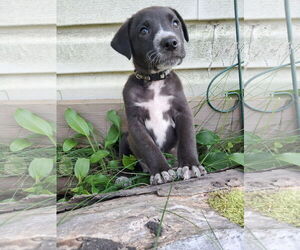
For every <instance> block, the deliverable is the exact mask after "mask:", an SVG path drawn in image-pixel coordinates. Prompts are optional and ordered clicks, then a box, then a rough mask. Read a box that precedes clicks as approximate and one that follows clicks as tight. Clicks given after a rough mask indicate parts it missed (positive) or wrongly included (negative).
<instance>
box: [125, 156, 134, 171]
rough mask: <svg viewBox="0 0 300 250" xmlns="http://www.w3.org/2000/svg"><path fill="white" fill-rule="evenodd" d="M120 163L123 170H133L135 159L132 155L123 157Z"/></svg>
mask: <svg viewBox="0 0 300 250" xmlns="http://www.w3.org/2000/svg"><path fill="white" fill-rule="evenodd" d="M122 163H123V166H124V167H125V168H127V169H130V170H133V169H134V167H135V165H136V164H137V159H136V158H135V156H134V155H123V158H122Z"/></svg>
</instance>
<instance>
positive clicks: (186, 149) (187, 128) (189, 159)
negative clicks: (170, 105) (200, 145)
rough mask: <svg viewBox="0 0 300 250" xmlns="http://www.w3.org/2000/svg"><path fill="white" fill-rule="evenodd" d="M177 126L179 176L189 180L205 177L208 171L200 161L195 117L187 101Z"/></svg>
mask: <svg viewBox="0 0 300 250" xmlns="http://www.w3.org/2000/svg"><path fill="white" fill-rule="evenodd" d="M175 124H176V132H177V135H178V147H177V155H178V163H179V168H178V169H177V174H178V176H179V177H181V178H183V179H185V180H187V179H190V178H191V177H197V178H199V177H200V176H202V175H205V174H206V170H205V168H204V167H203V166H201V165H200V163H199V161H198V153H197V147H196V138H195V133H194V125H193V116H192V113H191V110H190V108H189V107H188V104H187V102H186V101H184V103H183V105H182V107H181V109H180V112H178V113H177V115H176V118H175Z"/></svg>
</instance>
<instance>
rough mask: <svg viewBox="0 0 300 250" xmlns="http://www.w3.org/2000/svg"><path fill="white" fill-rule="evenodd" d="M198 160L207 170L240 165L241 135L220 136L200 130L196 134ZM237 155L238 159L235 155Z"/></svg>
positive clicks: (211, 170) (212, 170)
mask: <svg viewBox="0 0 300 250" xmlns="http://www.w3.org/2000/svg"><path fill="white" fill-rule="evenodd" d="M196 141H197V144H198V151H199V153H200V155H199V160H200V163H201V164H203V165H204V166H205V168H206V170H207V171H208V172H214V171H218V170H221V169H225V168H231V167H235V166H238V165H242V164H241V163H242V161H241V155H243V154H242V153H239V154H240V155H237V152H241V151H242V150H243V137H242V136H241V135H237V136H234V137H231V138H220V137H219V136H218V135H217V134H216V133H215V132H213V131H209V130H201V131H199V132H198V133H197V134H196ZM238 156H239V159H237V157H238Z"/></svg>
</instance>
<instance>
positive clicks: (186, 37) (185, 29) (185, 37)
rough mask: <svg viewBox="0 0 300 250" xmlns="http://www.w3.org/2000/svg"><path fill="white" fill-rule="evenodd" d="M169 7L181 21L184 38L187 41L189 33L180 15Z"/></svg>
mask: <svg viewBox="0 0 300 250" xmlns="http://www.w3.org/2000/svg"><path fill="white" fill-rule="evenodd" d="M170 9H171V10H172V11H173V12H174V13H175V14H176V16H177V18H178V19H179V21H180V22H181V26H182V31H183V35H184V39H185V40H186V41H187V42H188V41H189V33H188V31H187V28H186V25H185V22H184V21H183V19H182V17H181V16H180V15H179V13H178V12H177V11H176V10H175V9H172V8H170Z"/></svg>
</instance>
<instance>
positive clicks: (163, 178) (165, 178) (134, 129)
mask: <svg viewBox="0 0 300 250" xmlns="http://www.w3.org/2000/svg"><path fill="white" fill-rule="evenodd" d="M128 130H129V145H130V148H131V150H132V151H133V153H134V154H135V155H136V156H137V157H138V158H139V159H141V160H142V161H143V163H145V164H146V165H147V167H148V169H149V171H150V174H151V177H150V183H151V184H162V183H167V182H171V181H173V180H175V178H176V173H175V172H174V171H173V170H172V169H170V167H169V164H168V162H167V161H166V159H165V157H164V155H163V154H162V152H161V151H160V149H159V147H158V146H157V145H156V144H155V142H154V141H153V139H152V137H151V136H150V135H149V133H148V131H147V129H146V127H145V125H144V124H143V123H142V122H141V121H140V120H139V119H138V118H137V117H134V116H131V117H130V116H129V117H128Z"/></svg>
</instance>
